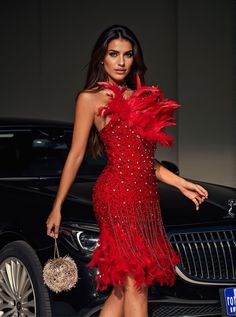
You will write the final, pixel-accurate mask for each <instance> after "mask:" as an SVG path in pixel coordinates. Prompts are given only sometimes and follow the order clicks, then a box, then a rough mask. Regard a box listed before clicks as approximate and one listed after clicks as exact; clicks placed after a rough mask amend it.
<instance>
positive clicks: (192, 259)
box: [0, 119, 236, 317]
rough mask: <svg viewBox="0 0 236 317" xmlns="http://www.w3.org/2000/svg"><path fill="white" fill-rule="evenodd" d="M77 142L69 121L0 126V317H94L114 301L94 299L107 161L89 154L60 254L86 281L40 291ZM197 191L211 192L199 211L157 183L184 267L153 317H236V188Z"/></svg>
mask: <svg viewBox="0 0 236 317" xmlns="http://www.w3.org/2000/svg"><path fill="white" fill-rule="evenodd" d="M71 135H72V125H71V124H69V123H60V122H53V121H39V120H23V119H18V120H13V119H1V121H0V203H1V213H0V317H5V316H21V317H23V316H42V317H48V316H84V317H89V316H91V317H92V316H94V317H95V316H98V315H99V310H100V308H101V306H102V304H103V303H104V301H105V299H106V297H107V295H108V292H109V290H108V291H103V292H97V291H96V284H95V276H96V274H97V272H96V270H95V269H88V268H87V266H86V264H87V263H88V261H89V259H90V258H91V254H92V252H93V250H94V249H95V247H96V245H97V241H98V236H99V229H98V226H97V223H96V219H95V216H94V213H93V208H92V207H93V206H92V200H91V189H92V186H93V185H94V182H95V181H96V178H97V176H98V175H99V173H100V172H101V171H102V169H103V168H104V165H105V164H106V157H105V155H104V157H102V158H101V159H98V160H94V159H92V158H91V156H90V155H89V154H86V156H85V158H84V161H83V163H82V166H81V168H80V170H79V174H78V177H77V178H76V180H75V182H74V184H73V185H72V187H71V190H70V192H69V194H68V197H67V199H66V201H65V203H64V205H63V209H62V217H63V220H62V224H61V232H60V235H59V239H58V242H59V250H60V253H61V255H66V254H69V255H70V256H71V257H72V258H73V259H74V260H75V261H76V263H77V266H78V270H79V277H80V279H79V281H78V283H77V285H76V287H75V288H73V289H72V290H71V291H69V292H62V293H59V294H55V293H52V292H51V291H49V290H48V289H47V287H46V286H45V285H44V284H43V279H42V266H43V265H44V263H45V262H46V261H47V260H48V259H49V258H52V256H53V246H54V241H53V239H52V238H49V237H48V236H47V235H46V219H47V216H48V213H49V211H50V210H51V208H52V203H53V201H54V197H55V194H56V191H57V187H58V183H59V179H60V175H61V172H62V168H63V165H64V162H65V159H66V156H67V153H68V150H69V148H70V142H71ZM163 164H165V165H166V166H167V167H168V168H170V169H173V168H174V165H173V164H171V163H168V162H163ZM176 172H178V171H177V168H176ZM198 183H200V184H202V185H203V186H204V187H205V188H206V189H207V190H208V192H209V199H207V200H206V201H205V202H204V203H203V204H202V205H201V207H200V210H199V211H198V212H196V211H195V208H194V205H193V203H192V202H191V201H190V200H188V199H187V198H186V197H184V196H183V195H182V194H181V193H180V192H179V191H178V190H176V189H175V188H173V187H170V186H167V185H165V184H162V183H160V184H158V187H159V192H160V196H161V208H162V215H163V221H164V224H165V228H166V231H167V234H168V237H169V240H170V242H171V243H172V245H173V246H174V248H175V249H176V250H177V251H178V253H179V254H180V257H181V264H180V265H178V266H177V268H176V271H177V281H176V284H175V286H174V287H172V288H170V287H160V285H158V284H157V283H156V284H154V285H153V286H151V287H150V288H149V316H152V317H160V316H163V317H167V316H168V317H173V316H222V315H229V316H233V315H236V312H235V310H236V309H235V305H236V303H235V301H236V299H235V294H236V224H235V210H234V209H235V204H236V200H235V199H236V190H235V189H234V188H230V187H225V186H219V185H214V184H208V183H202V182H199V181H198ZM223 311H225V312H223Z"/></svg>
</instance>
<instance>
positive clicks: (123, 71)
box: [115, 69, 126, 74]
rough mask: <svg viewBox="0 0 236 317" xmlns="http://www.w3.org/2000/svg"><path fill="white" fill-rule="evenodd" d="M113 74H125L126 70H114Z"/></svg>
mask: <svg viewBox="0 0 236 317" xmlns="http://www.w3.org/2000/svg"><path fill="white" fill-rule="evenodd" d="M115 72H116V73H117V74H124V73H125V72H126V70H125V69H115Z"/></svg>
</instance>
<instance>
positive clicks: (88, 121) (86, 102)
mask: <svg viewBox="0 0 236 317" xmlns="http://www.w3.org/2000/svg"><path fill="white" fill-rule="evenodd" d="M91 99H92V96H91V94H89V93H81V94H80V95H79V97H78V99H77V102H76V106H75V116H74V129H73V136H72V143H71V148H70V151H69V154H68V156H67V159H66V162H65V165H64V168H63V171H62V176H61V180H60V184H59V187H58V191H57V195H56V198H55V201H54V204H53V209H52V211H51V213H50V214H49V217H48V219H47V234H48V235H49V236H52V237H54V236H55V237H56V238H57V237H58V232H59V226H60V221H61V207H62V204H63V202H64V200H65V198H66V196H67V193H68V191H69V189H70V187H71V185H72V183H73V182H74V179H75V177H76V175H77V172H78V169H79V167H80V165H81V163H82V160H83V158H84V154H85V150H86V147H87V142H88V137H89V133H90V129H91V126H92V124H93V120H94V106H93V102H92V100H91Z"/></svg>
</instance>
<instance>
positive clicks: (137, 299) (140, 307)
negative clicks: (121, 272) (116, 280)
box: [124, 276, 148, 317]
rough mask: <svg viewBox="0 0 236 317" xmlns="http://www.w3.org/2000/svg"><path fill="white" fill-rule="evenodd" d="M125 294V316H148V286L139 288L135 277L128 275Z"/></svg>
mask: <svg viewBox="0 0 236 317" xmlns="http://www.w3.org/2000/svg"><path fill="white" fill-rule="evenodd" d="M124 295H125V299H124V316H125V317H148V288H147V287H146V286H141V287H140V288H139V289H137V288H136V287H135V281H134V279H133V278H132V277H131V276H128V277H127V282H126V284H125V286H124Z"/></svg>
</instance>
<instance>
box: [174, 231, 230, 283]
mask: <svg viewBox="0 0 236 317" xmlns="http://www.w3.org/2000/svg"><path fill="white" fill-rule="evenodd" d="M170 241H171V243H172V245H173V246H174V247H175V248H176V250H177V251H178V253H179V255H180V257H181V264H180V265H179V269H180V270H181V271H182V272H183V273H184V274H186V275H188V276H189V277H191V278H192V279H196V280H198V279H200V280H206V281H208V282H215V283H217V282H221V283H222V282H228V283H229V282H235V275H236V272H235V270H236V231H234V230H218V231H204V232H182V233H174V234H172V235H171V236H170Z"/></svg>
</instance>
